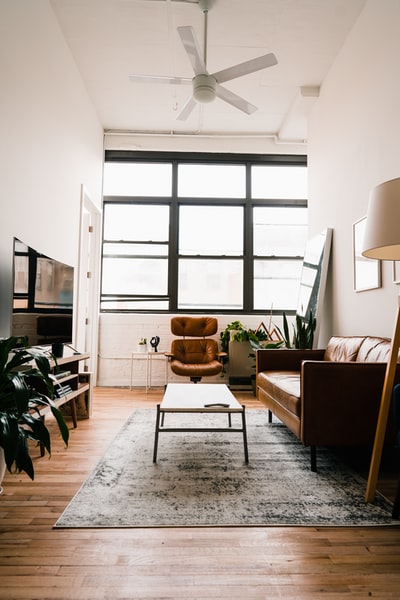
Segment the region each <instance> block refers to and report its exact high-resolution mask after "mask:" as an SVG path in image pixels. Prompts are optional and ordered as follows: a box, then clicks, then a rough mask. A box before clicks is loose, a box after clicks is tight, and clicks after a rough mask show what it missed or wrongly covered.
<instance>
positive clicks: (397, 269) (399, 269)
mask: <svg viewBox="0 0 400 600" xmlns="http://www.w3.org/2000/svg"><path fill="white" fill-rule="evenodd" d="M393 283H400V260H394V261H393Z"/></svg>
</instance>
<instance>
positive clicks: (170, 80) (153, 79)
mask: <svg viewBox="0 0 400 600" xmlns="http://www.w3.org/2000/svg"><path fill="white" fill-rule="evenodd" d="M129 81H131V82H132V83H167V84H169V85H170V84H175V85H186V84H188V83H192V80H191V79H190V77H164V76H163V75H129Z"/></svg>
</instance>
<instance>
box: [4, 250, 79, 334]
mask: <svg viewBox="0 0 400 600" xmlns="http://www.w3.org/2000/svg"><path fill="white" fill-rule="evenodd" d="M13 273H14V292H13V314H12V326H11V335H14V336H16V337H24V338H25V339H26V341H27V343H28V344H29V345H30V346H36V345H43V344H44V345H47V344H53V343H72V320H73V298H74V268H73V267H71V266H70V265H67V264H65V263H62V262H60V261H58V260H55V259H54V258H50V257H49V256H45V255H44V254H41V253H40V252H38V251H37V250H35V249H34V248H31V247H30V246H27V245H26V244H24V242H22V241H21V240H19V239H17V238H14V252H13Z"/></svg>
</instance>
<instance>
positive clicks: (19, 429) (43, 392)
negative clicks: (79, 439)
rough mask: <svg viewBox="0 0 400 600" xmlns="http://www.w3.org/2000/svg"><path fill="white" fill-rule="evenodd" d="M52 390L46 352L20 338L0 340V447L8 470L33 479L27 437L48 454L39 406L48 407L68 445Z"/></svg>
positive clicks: (66, 428)
mask: <svg viewBox="0 0 400 600" xmlns="http://www.w3.org/2000/svg"><path fill="white" fill-rule="evenodd" d="M50 356H51V355H50ZM53 392H54V386H53V381H52V378H51V364H50V360H49V353H47V352H46V351H44V350H41V349H40V348H27V347H26V346H24V345H21V338H17V337H10V338H5V339H2V340H0V450H1V455H2V456H3V458H4V461H5V467H6V468H7V469H8V470H9V471H10V472H13V471H16V472H17V473H20V472H22V471H25V473H26V474H27V475H28V476H29V477H30V478H31V479H32V480H33V478H34V468H33V463H32V459H31V457H30V453H29V446H28V440H33V441H35V442H37V444H41V445H42V447H43V448H44V449H45V450H47V452H48V453H49V454H51V443H50V433H49V431H48V429H47V427H46V426H45V423H44V420H43V417H42V415H41V414H40V408H42V407H49V408H50V410H51V412H52V414H53V415H54V417H55V419H56V421H57V425H58V429H59V431H60V434H61V437H62V439H63V441H64V443H65V445H66V446H67V445H68V438H69V430H68V427H67V425H66V423H65V421H64V418H63V416H62V414H61V412H60V411H59V410H58V408H57V407H56V405H55V403H54V402H53V400H52V397H53ZM4 470H5V469H4ZM3 476H4V472H3ZM1 480H2V477H1V479H0V484H1Z"/></svg>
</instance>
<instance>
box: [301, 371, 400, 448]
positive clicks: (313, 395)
mask: <svg viewBox="0 0 400 600" xmlns="http://www.w3.org/2000/svg"><path fill="white" fill-rule="evenodd" d="M385 371H386V363H372V362H371V363H368V362H365V363H358V362H333V361H304V362H303V364H302V365H301V440H302V441H303V443H304V444H306V445H330V444H332V445H337V444H340V445H346V444H349V445H354V444H358V445H362V444H369V443H371V442H372V441H373V439H374V434H375V429H376V424H377V419H378V412H379V406H380V400H381V395H382V388H383V381H384V377H385ZM395 382H396V383H397V382H400V365H398V367H397V371H396V376H395Z"/></svg>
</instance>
